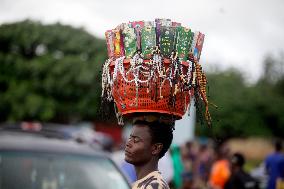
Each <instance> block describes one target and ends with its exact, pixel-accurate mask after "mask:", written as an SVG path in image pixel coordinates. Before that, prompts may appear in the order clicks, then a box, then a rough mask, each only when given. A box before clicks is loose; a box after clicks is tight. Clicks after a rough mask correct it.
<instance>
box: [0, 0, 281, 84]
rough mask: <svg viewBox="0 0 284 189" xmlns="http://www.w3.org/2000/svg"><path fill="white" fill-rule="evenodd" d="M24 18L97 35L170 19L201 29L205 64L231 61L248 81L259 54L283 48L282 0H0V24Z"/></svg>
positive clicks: (255, 72) (255, 74)
mask: <svg viewBox="0 0 284 189" xmlns="http://www.w3.org/2000/svg"><path fill="white" fill-rule="evenodd" d="M26 18H30V19H35V20H38V21H42V22H43V23H55V22H57V21H59V22H61V23H64V24H70V25H72V26H75V27H84V28H85V29H86V30H87V31H88V32H90V33H92V34H94V35H96V36H98V37H101V38H103V37H104V32H105V30H107V29H112V28H114V27H115V26H117V25H118V24H120V23H123V22H128V21H135V20H146V21H147V20H151V21H152V20H154V19H155V18H170V19H172V20H173V21H177V22H181V23H182V25H183V26H187V27H190V28H191V29H193V30H199V31H201V32H202V33H204V34H205V42H204V46H203V51H202V56H201V62H202V64H203V65H204V67H205V68H206V69H211V68H210V67H209V66H208V65H217V66H219V67H220V68H222V69H225V68H228V67H232V66H233V67H236V68H239V69H241V70H243V71H244V73H245V75H246V77H247V78H248V79H250V80H255V79H256V78H258V77H259V75H260V74H261V72H262V65H261V63H262V61H263V59H264V56H265V55H267V54H268V53H270V54H279V52H281V51H282V52H283V51H284V1H283V0H195V1H192V0H139V1H137V0H120V1H118V0H45V1H44V0H0V24H2V23H7V22H14V21H20V20H23V19H26ZM206 65H207V66H206Z"/></svg>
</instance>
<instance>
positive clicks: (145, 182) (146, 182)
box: [132, 171, 170, 189]
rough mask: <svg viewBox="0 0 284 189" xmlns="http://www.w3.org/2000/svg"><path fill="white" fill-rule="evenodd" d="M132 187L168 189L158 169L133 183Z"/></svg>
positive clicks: (137, 188)
mask: <svg viewBox="0 0 284 189" xmlns="http://www.w3.org/2000/svg"><path fill="white" fill-rule="evenodd" d="M132 189H170V188H169V186H168V184H167V183H166V182H165V180H164V179H163V177H162V175H161V173H160V172H159V171H153V172H151V173H149V174H148V175H146V176H145V177H144V178H142V179H139V180H137V181H136V182H134V183H133V185H132Z"/></svg>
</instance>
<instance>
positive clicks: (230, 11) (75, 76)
mask: <svg viewBox="0 0 284 189" xmlns="http://www.w3.org/2000/svg"><path fill="white" fill-rule="evenodd" d="M283 7H284V2H283V1H282V0H271V1H269V0H251V1H245V0H238V1H237V0H201V1H185V0H181V1H174V2H173V1H169V0H165V1H150V0H145V1H130V0H122V1H115V0H107V1H98V0H80V1H77V0H75V1H68V0H59V1H58V0H49V1H37V0H0V122H1V123H2V125H3V126H5V125H9V124H16V123H19V125H23V123H29V124H31V125H33V124H34V123H41V124H42V123H50V124H51V123H52V124H55V125H56V124H60V125H61V126H63V125H64V127H65V126H66V127H67V129H70V132H71V130H72V132H74V127H75V128H83V131H84V132H83V131H82V132H81V131H80V132H78V133H85V134H81V135H80V137H78V136H79V134H78V133H77V135H76V137H75V138H76V139H78V138H80V140H82V141H85V142H86V141H88V140H91V141H93V139H94V138H92V137H95V140H97V141H100V143H101V144H104V145H106V146H104V148H105V150H108V151H111V152H112V153H114V151H117V150H121V149H122V148H123V145H124V141H125V139H127V137H128V136H127V135H128V133H129V127H130V126H129V125H128V124H126V126H125V127H120V126H118V125H117V120H116V118H115V115H114V113H111V112H113V109H112V107H111V106H110V107H109V109H108V110H102V108H101V99H100V95H101V67H102V64H103V63H104V61H105V60H106V59H107V50H106V44H105V39H104V32H105V31H106V30H108V29H111V28H114V27H115V26H117V25H118V24H120V23H123V22H128V21H135V20H145V21H148V20H154V19H155V18H170V19H172V20H173V21H176V22H181V23H182V24H183V25H185V26H187V27H190V28H191V29H192V30H199V31H201V32H202V33H204V34H205V42H204V46H203V50H202V56H201V61H200V62H201V65H202V66H203V68H204V69H205V72H206V74H207V77H208V83H209V92H208V96H209V101H211V102H212V103H214V104H216V105H217V106H218V108H217V109H215V108H214V107H213V106H212V107H210V112H211V116H212V118H213V126H212V127H211V128H208V127H207V125H206V124H205V123H203V122H202V119H200V117H199V114H198V113H196V111H195V108H194V106H192V108H191V113H190V116H189V113H188V114H186V115H185V116H184V118H183V119H182V120H180V121H178V122H177V123H176V131H175V136H174V142H173V144H174V145H177V146H178V147H182V146H186V144H187V146H188V145H189V143H192V144H195V145H196V146H197V147H196V149H199V147H200V146H202V145H208V146H210V145H211V144H212V146H214V145H216V144H217V145H221V144H222V145H223V144H224V143H226V145H228V147H229V149H230V151H231V152H237V151H238V152H242V153H243V154H245V157H246V158H247V159H248V164H247V167H246V168H247V170H250V171H251V170H253V169H255V168H257V167H258V166H259V165H261V163H262V162H263V160H264V158H265V157H266V156H267V155H268V154H269V153H271V152H272V151H273V145H272V142H273V141H275V140H276V139H283V138H284V116H283V113H284V37H283V33H284V12H283ZM192 104H193V103H192ZM105 111H106V112H109V114H108V115H107V117H106V116H105V115H104V114H103V112H105ZM32 127H33V126H31V128H32ZM58 128H59V127H58ZM86 128H87V129H86ZM75 130H76V129H75ZM92 132H97V133H101V135H100V134H98V135H96V136H94V135H95V134H94V133H92ZM86 133H89V134H86ZM90 133H92V135H90ZM72 136H75V135H72ZM90 136H91V139H90ZM103 140H105V141H103ZM213 144H214V145H213ZM108 145H109V146H108ZM195 145H194V146H195ZM212 149H213V147H212ZM197 151H198V150H197ZM117 159H119V158H117Z"/></svg>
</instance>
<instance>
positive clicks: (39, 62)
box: [0, 20, 107, 122]
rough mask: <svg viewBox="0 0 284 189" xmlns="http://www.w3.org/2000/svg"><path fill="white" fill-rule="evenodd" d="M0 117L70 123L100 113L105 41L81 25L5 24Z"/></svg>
mask: <svg viewBox="0 0 284 189" xmlns="http://www.w3.org/2000/svg"><path fill="white" fill-rule="evenodd" d="M0 44H1V46H0V62H1V67H0V99H1V101H0V120H1V121H20V120H39V121H56V122H70V121H77V120H82V119H89V120H93V119H95V118H96V116H97V114H98V108H99V106H100V92H101V84H100V79H101V73H100V72H101V65H102V63H103V61H105V59H106V57H107V56H106V47H105V41H104V40H102V39H98V38H96V37H94V36H92V35H90V34H89V33H87V32H86V31H84V29H82V28H73V27H71V26H65V25H62V24H60V23H57V24H51V25H42V24H41V23H40V22H34V21H30V20H25V21H22V22H17V23H12V24H3V25H1V26H0Z"/></svg>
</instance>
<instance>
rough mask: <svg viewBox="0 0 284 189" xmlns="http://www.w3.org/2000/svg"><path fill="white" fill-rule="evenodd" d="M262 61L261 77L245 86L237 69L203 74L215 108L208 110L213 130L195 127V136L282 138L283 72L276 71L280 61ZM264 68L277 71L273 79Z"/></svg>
mask: <svg viewBox="0 0 284 189" xmlns="http://www.w3.org/2000/svg"><path fill="white" fill-rule="evenodd" d="M268 60H269V63H267V62H266V61H268ZM266 61H265V62H264V69H265V72H264V73H265V74H264V75H263V76H262V78H261V79H260V80H259V81H258V82H257V83H255V84H253V85H248V84H247V83H246V82H245V80H244V78H243V76H242V74H241V73H240V72H239V71H237V70H227V71H224V72H216V73H211V74H208V75H207V76H208V83H209V86H210V93H209V94H210V96H209V101H211V102H212V103H214V104H216V105H217V106H218V108H217V109H214V108H212V107H211V108H210V112H211V116H212V118H213V127H212V128H208V127H207V126H206V125H205V124H203V125H200V124H198V126H197V134H198V135H207V136H210V137H213V138H221V139H223V140H226V139H228V138H231V137H247V136H268V137H269V136H276V137H284V118H283V112H284V91H283V89H284V77H283V76H284V75H283V74H284V73H283V72H282V73H281V72H280V71H279V70H280V69H279V68H278V66H279V65H282V64H279V62H280V61H283V60H282V59H280V60H277V59H275V58H274V59H272V58H269V59H266ZM267 64H269V66H267ZM267 69H272V70H277V74H278V75H277V77H276V75H275V72H274V71H271V70H267ZM271 74H273V75H271ZM276 78H277V79H276Z"/></svg>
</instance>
